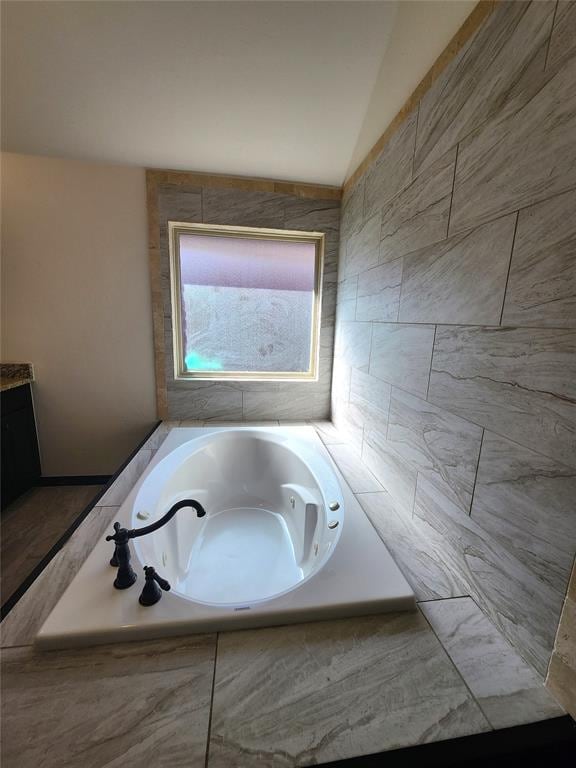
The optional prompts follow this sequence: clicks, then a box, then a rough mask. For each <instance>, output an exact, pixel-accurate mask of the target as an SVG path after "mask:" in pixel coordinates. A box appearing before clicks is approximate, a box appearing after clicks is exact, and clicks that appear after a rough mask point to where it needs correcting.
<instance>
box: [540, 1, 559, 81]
mask: <svg viewBox="0 0 576 768" xmlns="http://www.w3.org/2000/svg"><path fill="white" fill-rule="evenodd" d="M558 5H559V0H556V5H555V6H554V13H553V14H552V26H551V27H550V34H549V35H548V45H547V46H546V56H545V57H544V69H543V70H542V71H543V72H546V69H547V68H548V59H549V57H550V48H551V47H552V35H553V34H554V27H555V26H556V14H557V13H558Z"/></svg>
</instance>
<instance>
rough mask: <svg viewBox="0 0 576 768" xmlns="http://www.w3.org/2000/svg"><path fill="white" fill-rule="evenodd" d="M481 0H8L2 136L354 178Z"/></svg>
mask: <svg viewBox="0 0 576 768" xmlns="http://www.w3.org/2000/svg"><path fill="white" fill-rule="evenodd" d="M474 4H475V3H474V2H464V1H462V2H450V0H430V1H429V2H425V0H418V2H396V1H395V0H388V1H380V2H378V1H376V2H363V0H356V1H354V2H353V1H350V0H349V1H348V2H330V1H327V2H318V0H315V1H314V2H289V1H287V0H284V1H280V2H273V1H271V0H267V1H263V2H242V1H241V0H240V1H238V2H221V1H220V0H212V2H193V1H183V2H172V1H171V0H164V1H160V0H150V1H149V2H144V1H141V2H124V1H123V0H108V1H105V0H101V1H96V2H79V1H78V2H76V1H73V2H59V1H58V0H55V1H52V0H45V1H44V2H17V1H14V0H12V1H9V2H3V3H2V16H3V17H2V35H3V40H2V42H3V45H2V49H3V50H2V54H3V62H2V64H3V89H2V95H3V98H2V139H3V148H4V149H5V150H8V151H11V152H21V153H28V154H42V155H55V156H61V157H72V158H78V159H83V160H94V161H100V162H111V163H125V164H134V165H140V166H148V167H163V168H173V169H186V170H196V171H206V172H212V173H226V174H239V175H249V176H262V177H268V178H280V179H286V180H299V181H308V182H313V183H323V184H336V185H340V184H341V183H342V182H343V181H344V178H345V177H346V176H347V174H349V173H350V172H351V170H353V168H352V167H351V166H352V165H353V164H354V163H356V165H357V164H358V163H357V161H358V162H359V160H361V159H362V156H363V154H365V153H366V152H367V151H368V149H369V148H370V146H371V144H373V143H374V141H375V140H376V138H377V136H378V134H379V133H380V132H382V130H384V128H385V127H386V124H387V122H389V121H390V120H391V119H392V117H393V116H394V114H395V113H396V112H397V111H398V109H399V108H400V107H401V105H402V103H403V101H404V100H405V99H406V98H407V97H408V96H409V95H410V93H411V92H412V90H413V88H414V87H415V85H416V84H417V83H418V81H419V80H420V78H421V77H422V76H423V75H424V74H425V72H426V71H427V69H428V68H429V66H430V65H431V64H432V63H433V61H434V60H435V58H436V57H437V56H438V55H439V53H440V52H441V51H442V49H443V48H444V46H445V45H446V44H447V43H448V41H449V40H450V38H451V37H452V35H453V34H454V32H455V31H456V30H457V28H458V27H459V26H460V24H461V23H462V21H463V20H464V18H465V17H466V16H467V15H468V13H469V12H470V10H471V9H472V8H473V6H474Z"/></svg>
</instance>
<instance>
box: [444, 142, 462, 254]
mask: <svg viewBox="0 0 576 768" xmlns="http://www.w3.org/2000/svg"><path fill="white" fill-rule="evenodd" d="M460 141H461V140H460ZM460 141H459V142H458V143H457V144H456V157H455V158H454V176H453V177H452V192H451V194H450V208H449V209H448V223H447V226H446V237H445V240H447V239H448V238H449V236H450V219H451V218H452V206H453V204H454V188H455V187H456V169H457V167H458V153H459V151H460Z"/></svg>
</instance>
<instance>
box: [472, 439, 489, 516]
mask: <svg viewBox="0 0 576 768" xmlns="http://www.w3.org/2000/svg"><path fill="white" fill-rule="evenodd" d="M485 432H486V428H485V427H482V434H481V435H480V448H479V450H478V461H477V462H476V472H475V473H474V485H473V486H472V495H471V496H470V507H469V509H468V517H472V505H473V504H474V494H475V493H476V483H477V482H478V471H479V470H480V458H481V456H482V446H483V445H484V433H485Z"/></svg>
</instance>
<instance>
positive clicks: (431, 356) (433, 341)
mask: <svg viewBox="0 0 576 768" xmlns="http://www.w3.org/2000/svg"><path fill="white" fill-rule="evenodd" d="M437 330H438V324H437V323H436V324H435V325H434V338H433V339H432V352H431V353H430V370H429V371H428V386H427V387H426V397H425V398H424V401H425V402H429V400H428V395H429V394H430V379H431V378H432V363H433V362H434V347H435V346H436V331H437Z"/></svg>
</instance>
